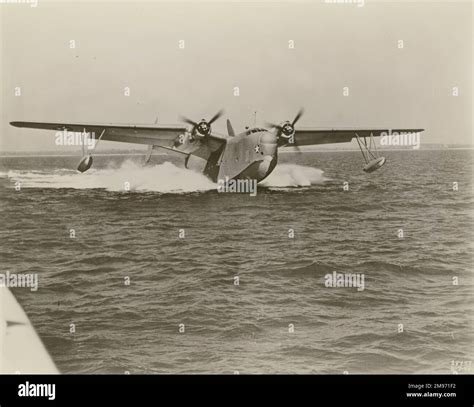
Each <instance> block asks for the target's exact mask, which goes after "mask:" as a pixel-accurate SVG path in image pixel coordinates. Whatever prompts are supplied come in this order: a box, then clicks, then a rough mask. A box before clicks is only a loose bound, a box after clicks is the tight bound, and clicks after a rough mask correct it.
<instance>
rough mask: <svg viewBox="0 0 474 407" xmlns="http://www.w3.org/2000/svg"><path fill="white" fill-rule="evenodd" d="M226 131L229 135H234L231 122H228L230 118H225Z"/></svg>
mask: <svg viewBox="0 0 474 407" xmlns="http://www.w3.org/2000/svg"><path fill="white" fill-rule="evenodd" d="M227 133H228V134H229V136H230V137H234V136H235V132H234V129H233V128H232V124H230V120H229V119H227Z"/></svg>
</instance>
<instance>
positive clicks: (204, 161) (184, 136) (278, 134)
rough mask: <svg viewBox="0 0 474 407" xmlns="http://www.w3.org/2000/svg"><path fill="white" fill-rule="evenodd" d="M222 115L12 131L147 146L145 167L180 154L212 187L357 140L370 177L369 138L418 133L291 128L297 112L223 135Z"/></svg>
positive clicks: (373, 165) (375, 161) (38, 125)
mask: <svg viewBox="0 0 474 407" xmlns="http://www.w3.org/2000/svg"><path fill="white" fill-rule="evenodd" d="M222 114H223V111H222V110H221V111H219V112H217V113H216V114H215V115H214V116H213V117H212V118H211V119H209V120H206V119H202V120H201V121H199V122H197V121H194V120H191V119H189V118H187V117H183V116H181V121H182V122H183V123H185V125H183V124H181V125H180V124H178V125H168V126H164V125H161V126H160V125H156V124H155V125H151V126H132V125H113V124H71V123H42V122H23V121H14V122H11V123H10V124H11V125H12V126H15V127H24V128H32V129H47V130H56V131H64V132H66V131H67V132H74V133H82V134H84V137H85V136H86V134H93V135H97V134H99V137H98V139H96V143H95V147H96V146H97V143H98V142H99V141H100V140H107V141H117V142H124V143H136V144H146V145H148V146H149V147H148V152H147V155H146V159H145V162H148V161H149V160H150V158H151V156H152V154H153V151H154V150H156V149H158V148H160V149H165V150H168V151H173V152H177V153H180V154H182V155H183V156H184V157H185V167H186V168H189V169H191V170H194V171H197V172H200V173H203V174H204V175H206V176H207V177H209V178H210V179H211V180H212V181H213V182H217V181H218V180H223V179H252V180H256V181H257V182H259V181H262V180H263V179H265V178H266V177H268V175H270V173H271V172H272V171H273V169H274V168H275V166H276V164H277V161H278V150H279V149H280V148H287V147H296V148H299V147H301V146H310V145H318V144H333V143H346V142H350V141H351V140H352V139H353V138H356V140H357V142H358V144H359V147H360V150H361V152H362V155H363V157H364V161H365V165H364V167H363V170H364V171H365V172H368V173H370V172H373V171H375V170H377V169H379V168H380V167H382V166H383V165H384V164H385V162H386V160H385V157H381V156H379V155H378V153H377V150H376V147H375V141H374V137H379V136H383V135H384V134H392V133H393V134H395V133H398V134H410V133H419V132H422V131H423V129H370V128H368V129H367V128H366V129H355V128H354V129H321V128H316V127H314V128H296V127H295V125H296V123H297V122H298V120H299V119H300V118H301V116H302V115H303V109H301V110H300V111H299V112H298V113H297V114H296V116H295V117H294V118H293V120H286V121H284V122H282V123H280V124H274V123H268V124H267V125H266V126H265V128H264V127H254V128H247V129H246V130H245V131H244V132H241V133H238V134H236V133H235V131H234V129H233V127H232V125H231V123H230V121H229V120H227V133H228V134H227V135H222V134H218V133H216V132H214V131H213V130H212V125H213V123H214V122H215V121H216V120H218V119H219V118H220V117H221V116H222ZM92 162H93V150H92V151H89V152H88V153H87V154H86V151H85V150H84V147H83V157H82V158H81V160H80V162H79V165H78V167H77V169H78V171H80V172H85V171H87V170H88V169H89V168H90V167H91V166H92Z"/></svg>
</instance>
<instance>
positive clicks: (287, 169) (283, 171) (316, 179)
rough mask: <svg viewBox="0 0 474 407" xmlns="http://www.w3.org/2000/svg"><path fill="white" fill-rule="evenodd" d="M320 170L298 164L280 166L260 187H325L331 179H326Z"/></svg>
mask: <svg viewBox="0 0 474 407" xmlns="http://www.w3.org/2000/svg"><path fill="white" fill-rule="evenodd" d="M323 173H324V171H323V170H320V169H319V168H314V167H308V166H305V165H297V164H279V165H277V166H276V167H275V169H274V170H273V172H272V173H271V174H270V175H269V176H268V177H267V178H266V179H265V180H263V181H262V182H261V183H260V185H262V186H264V187H309V186H311V185H324V183H325V182H326V181H329V178H326V177H324V175H323Z"/></svg>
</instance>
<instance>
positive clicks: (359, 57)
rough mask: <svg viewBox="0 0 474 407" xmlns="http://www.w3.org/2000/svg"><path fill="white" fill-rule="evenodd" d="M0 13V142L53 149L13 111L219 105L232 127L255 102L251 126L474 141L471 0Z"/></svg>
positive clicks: (147, 113)
mask: <svg viewBox="0 0 474 407" xmlns="http://www.w3.org/2000/svg"><path fill="white" fill-rule="evenodd" d="M4 1H5V0H4ZM0 3H2V1H0ZM0 13H1V41H2V44H1V45H2V48H1V51H0V58H1V75H2V81H1V86H2V89H1V91H2V105H1V120H2V123H1V127H0V149H1V150H2V151H26V150H28V151H34V150H43V151H44V150H55V149H56V150H57V149H60V148H62V147H57V146H55V144H54V140H55V138H54V132H53V131H50V132H48V131H40V130H30V129H17V128H13V127H11V126H9V125H8V122H10V121H13V120H25V121H51V122H64V123H67V122H70V123H71V122H72V123H96V122H98V123H131V124H144V123H150V124H151V123H153V122H154V121H155V119H156V117H157V116H158V120H159V123H166V124H168V123H176V122H177V117H178V115H179V114H184V115H187V116H190V117H192V118H195V119H201V118H203V117H210V116H212V115H213V114H214V113H215V112H216V111H217V110H218V109H220V108H225V109H226V116H225V117H228V118H230V119H231V121H232V122H233V124H234V127H235V128H236V130H241V129H242V128H243V127H244V126H245V125H248V124H253V111H254V110H257V111H258V112H259V113H258V116H257V120H258V124H262V123H263V122H264V121H272V122H275V121H276V122H280V121H283V120H285V119H291V118H292V117H293V116H294V115H295V113H296V112H297V110H298V109H299V108H300V107H305V108H306V114H305V116H304V117H303V118H302V119H301V121H300V123H299V124H301V125H302V126H312V125H313V126H320V127H334V128H337V127H352V126H354V127H388V128H396V127H408V128H410V127H411V128H413V127H420V128H425V129H426V132H425V133H424V135H423V136H422V143H457V144H467V143H471V142H472V141H471V140H472V86H473V84H472V73H473V66H472V19H473V14H472V3H471V2H470V1H466V2H454V1H441V2H436V3H431V2H427V1H423V2H375V1H370V0H366V1H365V5H364V6H363V7H359V6H358V5H357V3H355V4H326V3H325V2H324V0H323V1H312V2H296V1H285V2H278V3H277V2H269V1H265V2H262V3H254V2H252V3H249V2H235V1H234V2H200V1H194V2H189V3H185V2H170V3H166V2H143V3H136V2H111V1H109V2H102V3H91V2H61V3H59V2H58V3H53V2H46V1H41V0H39V4H38V6H37V7H31V6H30V5H28V4H0ZM71 40H74V41H75V45H76V48H72V49H71V48H70V44H71V42H70V41H71ZM180 40H184V41H185V43H184V46H185V48H184V49H180V48H179V41H180ZM399 40H402V41H403V48H399V44H400V43H399ZM289 41H294V49H291V48H289ZM15 87H20V88H21V96H15ZM125 87H129V88H130V96H125V95H124V88H125ZM235 87H238V88H239V91H240V95H239V96H235V95H234V88H235ZM344 87H348V88H349V96H344V95H343V88H344ZM453 87H458V89H459V94H458V96H453ZM215 129H216V130H220V131H222V132H224V131H225V130H224V129H225V118H224V119H221V120H220V121H219V122H218V123H216V125H215ZM118 146H119V144H117V143H111V142H104V143H103V145H102V146H101V148H110V147H112V148H113V147H118ZM127 147H133V146H130V145H127Z"/></svg>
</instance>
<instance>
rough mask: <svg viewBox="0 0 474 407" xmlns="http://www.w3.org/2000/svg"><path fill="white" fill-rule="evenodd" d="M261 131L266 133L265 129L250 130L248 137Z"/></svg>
mask: <svg viewBox="0 0 474 407" xmlns="http://www.w3.org/2000/svg"><path fill="white" fill-rule="evenodd" d="M261 131H266V130H265V129H260V128H258V127H256V128H255V129H250V130H247V135H248V134H253V133H259V132H261Z"/></svg>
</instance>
